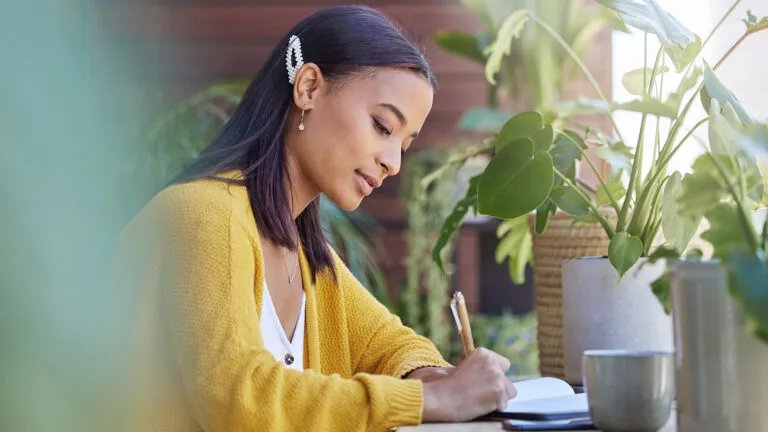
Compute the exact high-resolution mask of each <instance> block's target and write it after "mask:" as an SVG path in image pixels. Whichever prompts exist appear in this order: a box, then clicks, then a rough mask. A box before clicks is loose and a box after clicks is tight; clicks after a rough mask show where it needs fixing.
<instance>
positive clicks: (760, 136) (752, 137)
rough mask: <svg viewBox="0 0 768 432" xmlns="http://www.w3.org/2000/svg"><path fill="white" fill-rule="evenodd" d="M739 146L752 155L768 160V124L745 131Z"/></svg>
mask: <svg viewBox="0 0 768 432" xmlns="http://www.w3.org/2000/svg"><path fill="white" fill-rule="evenodd" d="M739 146H740V148H742V149H743V150H744V151H745V152H747V153H748V154H750V155H754V156H757V157H758V158H761V159H763V160H768V124H755V125H752V126H750V127H748V128H746V129H745V130H743V131H742V133H741V136H740V137H739Z"/></svg>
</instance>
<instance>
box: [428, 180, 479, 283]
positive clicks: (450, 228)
mask: <svg viewBox="0 0 768 432" xmlns="http://www.w3.org/2000/svg"><path fill="white" fill-rule="evenodd" d="M479 181H480V175H476V176H474V177H472V178H471V179H470V180H469V188H467V193H466V194H465V195H464V198H462V200H461V201H459V202H457V203H456V205H455V206H454V207H453V211H452V212H451V214H450V215H448V217H447V218H446V219H445V222H443V226H442V228H441V229H440V237H439V238H438V239H437V243H435V247H434V248H433V249H432V260H433V261H434V262H435V264H437V267H439V268H440V270H441V271H445V268H444V266H443V256H442V252H443V248H445V246H446V245H447V244H448V242H449V241H450V240H451V238H452V237H453V235H454V234H456V231H458V229H459V227H460V226H461V222H462V221H463V220H464V217H466V215H467V213H468V212H469V210H470V209H471V208H477V185H478V182H479Z"/></svg>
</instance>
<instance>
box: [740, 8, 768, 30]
mask: <svg viewBox="0 0 768 432" xmlns="http://www.w3.org/2000/svg"><path fill="white" fill-rule="evenodd" d="M742 21H744V24H746V25H747V32H748V33H754V32H758V31H760V30H765V29H768V17H762V18H760V20H759V21H758V19H757V17H756V16H754V15H753V14H752V11H749V10H748V11H747V19H745V20H742Z"/></svg>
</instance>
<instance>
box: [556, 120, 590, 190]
mask: <svg viewBox="0 0 768 432" xmlns="http://www.w3.org/2000/svg"><path fill="white" fill-rule="evenodd" d="M579 149H582V150H586V149H587V145H586V144H584V140H583V139H582V138H581V137H580V136H579V134H577V133H576V132H573V131H571V130H566V131H563V132H560V133H558V134H557V137H555V142H554V144H553V146H552V148H551V149H550V150H549V154H551V155H552V163H553V164H554V166H555V168H557V170H558V171H560V172H561V173H563V175H564V176H566V177H568V178H569V179H570V180H574V179H575V178H576V161H578V160H581V156H582V152H581V151H580V150H579ZM555 183H556V184H561V183H562V180H560V178H559V177H558V179H557V180H556V181H555Z"/></svg>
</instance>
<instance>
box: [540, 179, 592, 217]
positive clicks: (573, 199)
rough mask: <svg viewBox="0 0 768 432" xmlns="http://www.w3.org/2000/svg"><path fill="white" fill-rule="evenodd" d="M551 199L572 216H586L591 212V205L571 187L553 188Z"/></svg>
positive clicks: (550, 194)
mask: <svg viewBox="0 0 768 432" xmlns="http://www.w3.org/2000/svg"><path fill="white" fill-rule="evenodd" d="M582 192H583V191H582ZM549 199H550V200H552V202H553V203H555V205H557V206H558V207H559V208H560V209H561V210H562V211H564V212H566V213H568V214H569V215H571V216H584V215H587V214H589V212H590V207H589V205H588V204H587V203H586V202H585V201H584V199H583V198H582V197H581V196H580V195H579V194H578V192H576V191H575V190H574V189H573V188H572V187H570V186H555V187H553V188H552V192H550V193H549Z"/></svg>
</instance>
